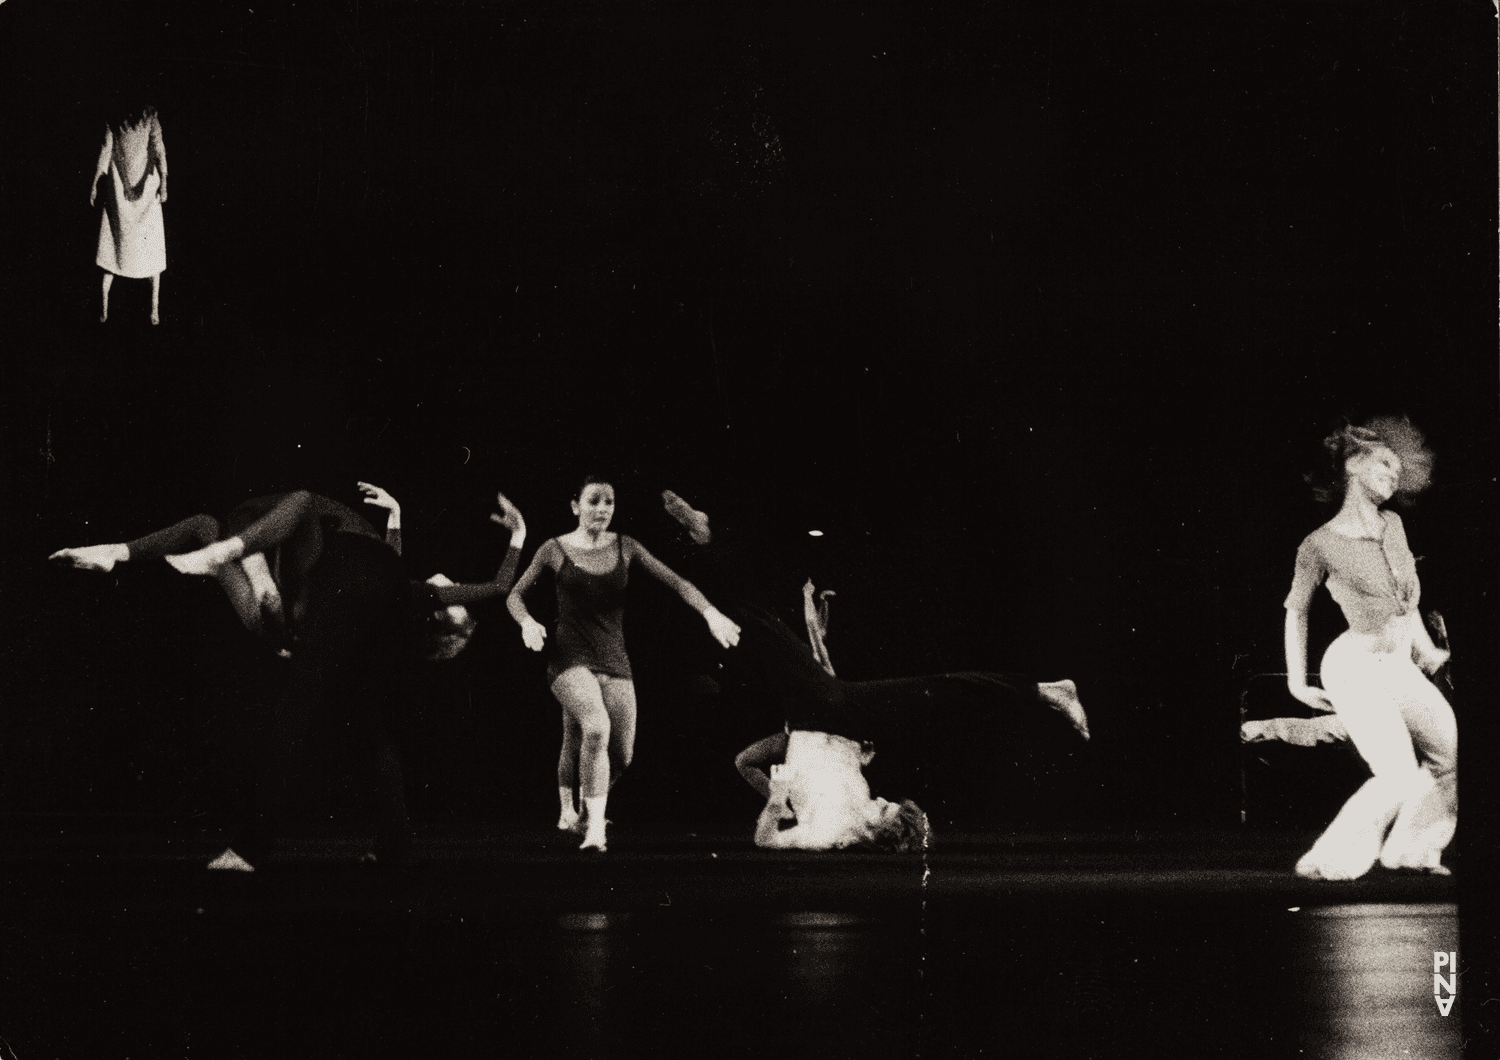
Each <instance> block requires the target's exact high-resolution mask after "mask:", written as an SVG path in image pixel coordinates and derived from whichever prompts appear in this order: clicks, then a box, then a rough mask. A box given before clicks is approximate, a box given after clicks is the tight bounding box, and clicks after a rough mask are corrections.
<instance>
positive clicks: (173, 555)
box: [50, 487, 525, 871]
mask: <svg viewBox="0 0 1500 1060" xmlns="http://www.w3.org/2000/svg"><path fill="white" fill-rule="evenodd" d="M364 488H365V491H366V493H367V494H369V495H370V497H369V501H368V502H370V503H378V502H380V501H382V500H387V501H389V502H390V503H389V504H384V503H381V504H380V506H382V507H387V508H388V509H389V510H390V511H391V514H392V516H393V518H392V519H391V525H390V527H389V531H390V532H391V536H392V544H394V545H395V546H396V547H399V544H400V536H399V535H400V516H399V509H398V508H397V507H396V506H395V504H394V499H392V498H390V497H389V494H385V493H384V491H381V490H378V488H376V487H364ZM500 504H501V508H502V511H503V515H501V516H498V517H494V518H495V519H496V521H497V522H501V523H502V524H503V525H505V526H506V527H507V528H509V529H510V530H511V548H510V549H509V550H508V552H507V554H506V560H505V563H504V564H503V565H502V566H501V569H500V572H499V574H497V576H496V579H495V581H494V582H490V583H486V584H482V585H477V586H453V585H450V586H434V585H425V584H423V583H415V584H408V583H407V582H406V580H405V579H404V577H403V576H402V574H401V570H400V560H399V557H398V556H397V553H396V551H395V550H394V549H393V548H392V547H388V546H387V544H386V543H385V542H383V541H382V540H381V538H380V537H379V535H378V534H377V533H376V532H375V530H374V529H373V528H372V527H371V526H370V524H369V523H368V522H366V521H365V520H364V519H363V518H362V517H361V516H360V515H359V513H357V512H355V511H354V510H353V509H351V508H348V507H346V506H345V505H342V504H339V503H338V502H336V501H332V500H329V499H328V498H326V497H320V496H318V495H316V494H312V493H308V492H307V491H305V490H300V491H297V492H295V493H289V494H280V495H274V496H270V497H260V498H256V499H254V500H250V501H246V502H245V503H244V504H241V505H240V506H239V507H238V508H236V509H235V511H234V512H233V513H232V514H231V515H230V517H229V519H228V521H227V525H226V526H225V527H223V528H221V527H220V524H219V522H218V520H216V519H214V518H213V517H212V516H208V515H197V516H193V517H192V518H190V519H185V520H183V521H182V522H180V523H177V524H175V525H173V526H171V527H168V528H167V529H165V530H160V531H157V532H156V533H154V534H149V535H147V536H145V537H142V538H138V539H136V540H134V541H130V542H127V543H124V544H112V545H92V546H88V547H85V548H70V549H62V550H60V551H58V552H55V553H53V555H52V556H51V557H50V558H51V559H54V560H63V561H66V562H68V563H70V564H72V565H73V566H74V567H77V568H81V569H85V570H98V571H108V570H111V569H113V568H114V566H115V564H116V563H120V562H127V561H129V560H132V559H137V558H140V557H143V556H144V557H161V558H163V559H165V560H166V561H167V562H168V563H169V564H171V565H172V566H173V567H174V568H175V569H177V570H179V571H181V572H183V573H185V574H207V575H213V576H215V577H217V578H218V580H219V583H220V585H222V586H223V587H224V590H225V593H226V595H227V596H228V598H229V600H230V603H231V604H232V605H233V606H234V608H235V611H236V613H237V614H238V615H239V617H240V620H241V622H242V623H243V624H244V625H245V627H246V628H247V629H249V630H251V631H252V632H254V633H257V634H259V635H261V636H262V637H264V638H265V639H267V640H270V641H271V642H272V643H274V644H277V645H282V646H283V647H282V648H281V651H280V654H282V655H284V656H288V657H290V658H291V659H292V662H291V664H290V666H289V667H288V669H287V671H286V673H287V681H288V687H287V694H286V695H285V696H283V697H281V699H280V700H279V701H278V702H277V703H276V704H275V707H274V720H273V726H272V729H273V732H272V746H271V755H270V759H269V761H268V765H267V767H266V769H265V771H264V774H263V777H262V781H261V783H260V785H259V788H258V794H257V804H258V816H257V819H256V820H255V821H253V822H251V823H249V824H248V825H247V826H246V827H245V828H242V829H241V830H240V833H239V835H238V836H237V837H236V839H235V841H234V843H233V844H232V846H231V847H230V849H228V850H226V851H225V852H224V853H223V854H222V855H220V857H218V858H216V859H215V860H214V862H213V863H212V864H211V865H210V868H223V869H238V870H240V871H247V870H249V869H251V867H252V865H251V862H254V861H258V860H260V858H261V857H262V856H263V855H264V854H265V853H267V852H268V851H269V847H270V844H271V839H272V835H273V834H274V832H273V829H274V825H275V823H276V819H277V817H278V816H279V813H280V809H281V803H282V801H283V796H284V793H285V789H286V787H287V784H288V779H289V777H290V776H291V774H292V773H293V767H294V765H295V758H296V753H297V749H298V747H299V746H300V745H301V743H302V738H303V735H304V733H305V732H306V730H307V725H308V719H309V715H310V714H311V712H312V711H313V710H314V709H315V708H316V707H318V706H319V705H321V706H322V707H323V709H325V710H330V711H336V712H338V713H339V714H340V715H341V720H343V721H345V722H347V726H348V729H349V731H350V733H351V735H352V736H353V738H354V741H355V747H356V751H357V752H358V758H359V761H360V763H361V765H362V766H363V767H364V768H365V770H366V772H367V773H368V774H369V775H370V777H371V779H372V782H373V783H372V786H373V788H374V789H375V792H376V795H377V801H378V805H379V811H380V834H379V837H378V838H377V842H376V856H377V858H379V859H380V860H383V861H392V862H397V863H399V862H402V861H404V860H406V858H407V857H409V854H410V846H411V826H410V822H409V820H408V817H407V813H406V801H405V793H404V785H403V781H402V774H401V763H400V759H399V757H398V756H397V754H396V750H395V745H394V743H393V742H392V741H391V738H390V736H389V734H388V732H387V729H386V722H387V719H388V718H389V716H390V715H391V713H392V712H393V711H394V710H395V709H396V708H397V707H398V706H399V702H398V701H399V697H400V696H401V694H402V693H403V691H404V687H405V686H404V681H405V672H404V663H405V660H406V658H407V657H408V656H409V654H410V645H411V643H412V640H413V632H414V630H415V631H416V634H417V636H418V637H420V638H422V639H423V640H425V641H426V643H425V644H424V655H425V656H426V657H428V658H437V657H451V655H453V654H457V651H458V650H461V648H462V644H458V645H457V646H456V647H455V646H454V645H453V644H452V641H453V639H454V638H455V636H457V634H455V631H454V630H453V629H451V628H442V627H439V628H432V627H431V625H430V624H429V622H430V619H431V618H432V617H433V613H434V612H435V611H443V610H444V609H446V608H448V607H454V606H460V605H463V604H466V603H471V602H474V601H476V600H479V599H484V598H486V597H494V596H500V595H504V593H505V592H506V590H507V589H508V588H509V586H510V580H511V577H512V576H513V574H514V572H515V567H516V561H517V559H518V557H519V555H520V545H521V543H522V542H523V541H524V538H525V523H524V521H523V520H522V519H521V515H520V512H519V511H517V510H516V509H515V507H514V506H513V505H511V504H510V503H509V502H508V501H506V500H505V499H504V498H503V497H501V498H500ZM225 531H227V532H229V533H230V534H232V536H229V537H224V538H223V539H222V540H221V536H222V534H223V533H224V532H225ZM194 546H197V547H196V549H195V550H193V551H188V550H189V549H193V548H194ZM268 554H269V555H270V556H271V559H270V560H269V561H268V560H267V555H268ZM283 600H287V601H290V605H289V606H284V605H283ZM467 632H472V626H469V628H468V630H467ZM461 639H462V640H463V641H464V642H465V643H466V642H467V633H463V634H462V637H461ZM285 645H290V649H288V648H287V647H285ZM445 651H446V652H449V654H442V653H443V652H445ZM247 859H248V860H247Z"/></svg>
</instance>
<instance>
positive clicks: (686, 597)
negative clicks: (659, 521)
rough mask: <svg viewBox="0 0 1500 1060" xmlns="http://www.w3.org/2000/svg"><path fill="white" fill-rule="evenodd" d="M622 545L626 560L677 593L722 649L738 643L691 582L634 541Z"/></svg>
mask: <svg viewBox="0 0 1500 1060" xmlns="http://www.w3.org/2000/svg"><path fill="white" fill-rule="evenodd" d="M622 536H623V535H622ZM624 543H625V550H626V557H627V559H628V560H631V561H634V562H637V563H639V564H640V565H641V566H642V567H643V568H644V569H645V571H646V573H647V574H649V575H651V577H653V578H655V579H656V580H657V581H659V582H661V583H662V584H663V585H665V586H667V588H669V589H671V590H673V591H674V592H676V593H677V595H678V596H680V597H682V599H683V602H684V603H686V604H687V605H688V606H689V607H691V608H692V609H693V610H694V611H697V612H698V613H699V614H700V615H702V616H703V618H704V620H705V621H706V622H707V623H708V631H709V632H710V633H711V634H713V638H714V640H716V641H718V642H719V644H720V645H721V646H722V647H725V648H732V647H734V646H735V645H736V644H738V643H739V642H740V627H739V626H738V625H737V624H736V623H735V622H733V621H732V620H731V619H729V618H728V617H726V616H725V615H724V614H723V613H722V612H721V611H720V610H719V609H718V608H717V607H715V606H714V605H713V604H711V603H709V602H708V598H707V597H705V596H704V595H703V594H702V593H700V592H699V591H698V589H697V587H696V586H694V585H693V583H692V582H690V581H688V580H687V579H686V578H683V577H681V576H679V575H678V574H677V573H676V572H675V571H673V570H672V569H671V568H670V567H668V566H667V565H666V564H665V563H663V562H662V561H661V560H659V559H657V558H656V557H655V556H653V555H652V554H651V553H649V552H647V551H646V548H645V546H644V545H642V544H641V543H640V542H639V541H637V540H635V538H633V537H625V538H624Z"/></svg>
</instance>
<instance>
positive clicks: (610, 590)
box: [508, 476, 739, 851]
mask: <svg viewBox="0 0 1500 1060" xmlns="http://www.w3.org/2000/svg"><path fill="white" fill-rule="evenodd" d="M572 507H573V514H574V515H576V516H577V517H578V529H577V530H574V531H572V532H571V533H568V534H564V535H563V536H561V537H555V538H551V539H549V540H547V541H545V542H543V544H542V547H541V548H539V549H537V552H536V556H535V557H533V558H532V561H531V566H529V567H528V568H527V569H526V573H524V574H523V575H521V579H520V581H518V582H517V583H516V587H515V589H514V590H512V591H511V594H510V599H509V601H508V603H509V607H510V613H511V615H512V617H514V618H515V620H516V622H517V623H519V624H520V626H521V636H522V638H523V639H524V640H525V642H526V646H527V647H528V648H530V649H531V650H532V651H541V650H542V647H543V644H544V642H545V640H546V637H547V631H546V629H545V628H544V627H543V626H542V624H541V623H540V622H538V621H537V620H536V619H534V618H532V617H531V614H530V613H529V612H528V611H527V610H526V604H525V601H524V599H523V597H524V596H525V594H526V592H527V591H528V590H530V588H531V587H532V586H533V585H534V584H535V583H536V580H537V578H538V577H539V576H540V575H541V572H542V570H543V569H547V570H550V571H552V574H553V577H554V579H555V582H556V590H557V629H556V635H555V636H554V637H553V644H552V654H551V657H550V658H549V659H548V660H547V682H548V684H549V685H550V686H551V689H552V694H553V696H554V697H556V699H557V701H558V703H559V704H561V706H562V710H563V745H562V753H561V755H560V756H559V758H558V766H557V793H558V801H559V803H560V804H561V814H560V816H559V817H558V821H557V827H558V828H559V829H562V830H565V831H578V830H580V828H581V829H582V830H583V831H584V833H585V834H584V839H583V843H582V846H581V847H580V848H579V849H582V850H598V851H603V850H604V849H605V834H604V826H605V819H604V808H605V802H606V799H607V796H608V793H609V788H610V785H611V784H612V783H613V782H614V781H617V780H619V779H620V775H621V773H623V772H624V770H625V768H626V767H627V766H628V765H630V759H631V755H632V753H633V752H634V749H635V684H634V682H633V680H632V675H631V670H630V659H629V657H628V656H627V655H626V654H625V637H624V628H623V623H624V609H623V606H622V604H623V596H624V592H625V585H626V582H627V580H628V578H629V575H630V567H631V565H632V564H635V563H638V564H640V566H641V567H642V568H644V569H645V571H646V573H647V574H650V575H651V576H652V577H654V578H656V579H657V580H658V581H660V582H661V583H662V584H664V585H666V586H667V587H669V588H671V589H673V590H675V591H676V592H677V594H678V595H679V596H681V597H682V599H683V600H684V602H686V603H687V604H688V606H689V607H691V608H692V609H693V610H694V611H697V612H698V613H699V614H701V615H702V616H703V618H704V620H705V621H706V622H707V623H708V629H709V632H710V633H712V634H713V636H714V639H715V640H717V641H718V642H719V643H720V644H721V645H723V646H724V647H726V648H727V647H731V646H733V645H734V644H736V643H738V640H739V627H738V626H736V625H735V624H734V623H733V622H731V621H730V620H729V619H727V618H725V617H724V615H723V614H721V613H720V612H719V611H718V610H717V609H716V608H715V607H714V606H713V605H712V604H710V603H709V602H708V600H707V599H705V598H704V596H703V594H702V593H700V592H699V591H698V590H697V589H695V588H694V587H693V586H692V584H691V583H689V582H687V581H684V580H683V579H682V578H679V577H678V576H677V575H676V574H674V573H672V571H671V570H669V569H668V568H667V567H666V566H665V565H664V564H662V563H660V562H659V561H658V560H657V559H656V558H655V557H654V556H652V555H651V553H649V552H647V551H646V550H645V549H644V548H642V547H641V545H640V543H639V542H637V541H635V540H634V539H632V538H629V537H627V536H625V535H624V534H616V533H611V532H610V531H609V524H610V521H611V519H613V518H614V511H615V491H614V487H613V486H611V485H610V484H609V483H608V482H605V481H603V480H602V479H600V478H597V477H594V476H590V477H589V478H587V479H585V480H584V483H583V488H582V489H581V490H580V491H579V493H578V496H577V498H576V499H575V500H574V501H573V502H572ZM575 786H577V787H578V789H579V791H580V792H581V796H582V801H583V810H584V813H583V816H582V818H581V819H580V815H579V812H578V809H577V808H576V807H575V805H574V802H573V797H574V796H573V789H574V787H575Z"/></svg>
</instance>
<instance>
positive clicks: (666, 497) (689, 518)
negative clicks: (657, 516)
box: [661, 490, 713, 545]
mask: <svg viewBox="0 0 1500 1060" xmlns="http://www.w3.org/2000/svg"><path fill="white" fill-rule="evenodd" d="M661 503H662V506H663V507H664V508H666V509H667V514H668V515H670V516H671V517H672V518H673V519H676V520H677V521H678V522H679V523H680V524H682V528H683V529H684V530H686V531H687V532H688V536H689V537H691V538H692V539H693V543H694V544H697V545H706V544H708V543H709V542H710V541H712V540H713V531H712V530H710V529H709V526H708V516H707V515H706V514H705V513H703V512H700V511H698V510H697V509H695V508H694V507H693V506H692V505H691V504H689V503H688V502H687V501H685V500H683V499H682V498H681V497H679V496H677V494H675V493H673V492H672V491H671V490H662V492H661Z"/></svg>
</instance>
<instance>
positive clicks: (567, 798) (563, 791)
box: [557, 784, 578, 821]
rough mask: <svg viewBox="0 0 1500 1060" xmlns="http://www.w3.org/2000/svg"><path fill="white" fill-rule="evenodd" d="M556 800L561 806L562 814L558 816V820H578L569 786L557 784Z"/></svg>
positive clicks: (571, 790)
mask: <svg viewBox="0 0 1500 1060" xmlns="http://www.w3.org/2000/svg"><path fill="white" fill-rule="evenodd" d="M557 802H558V805H559V806H561V807H562V815H561V816H560V817H559V818H558V819H559V821H576V820H578V809H577V807H576V805H575V804H574V802H573V788H572V787H571V786H568V787H564V786H563V785H561V784H559V785H558V786H557Z"/></svg>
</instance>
